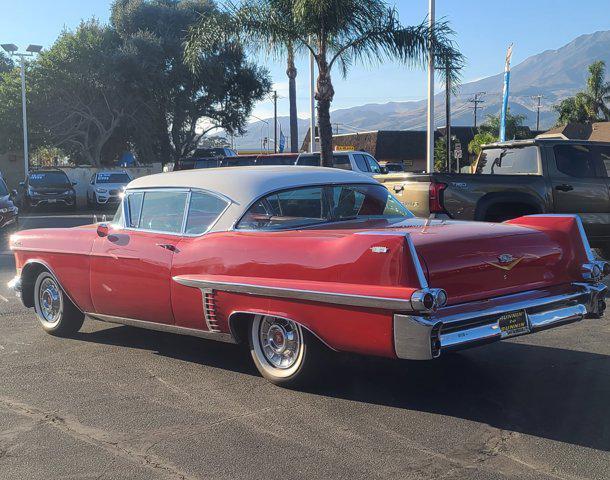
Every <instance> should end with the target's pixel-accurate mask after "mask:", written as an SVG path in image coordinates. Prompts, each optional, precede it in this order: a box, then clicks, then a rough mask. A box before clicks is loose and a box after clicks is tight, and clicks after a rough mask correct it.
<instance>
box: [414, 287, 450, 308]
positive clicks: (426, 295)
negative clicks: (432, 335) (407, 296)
mask: <svg viewBox="0 0 610 480" xmlns="http://www.w3.org/2000/svg"><path fill="white" fill-rule="evenodd" d="M446 304H447V292H445V290H443V289H442V288H422V289H421V290H416V291H415V292H413V294H412V295H411V306H412V307H413V310H415V311H416V312H433V311H434V310H436V309H437V308H441V307H444V306H445V305H446Z"/></svg>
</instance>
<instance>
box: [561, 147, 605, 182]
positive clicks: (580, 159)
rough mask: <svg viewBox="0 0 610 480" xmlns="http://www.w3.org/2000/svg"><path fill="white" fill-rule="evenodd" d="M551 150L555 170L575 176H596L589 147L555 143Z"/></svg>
mask: <svg viewBox="0 0 610 480" xmlns="http://www.w3.org/2000/svg"><path fill="white" fill-rule="evenodd" d="M553 151H554V152H555V164H556V165H557V170H559V171H560V172H561V173H564V174H566V175H568V176H570V177H576V178H591V177H596V176H597V175H595V162H594V159H593V154H592V151H591V148H589V147H587V146H585V145H557V146H555V147H554V148H553Z"/></svg>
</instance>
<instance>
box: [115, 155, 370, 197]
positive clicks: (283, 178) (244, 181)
mask: <svg viewBox="0 0 610 480" xmlns="http://www.w3.org/2000/svg"><path fill="white" fill-rule="evenodd" d="M333 183H372V184H377V183H378V182H377V181H376V180H374V179H372V178H370V177H367V176H366V175H362V174H360V173H357V172H352V171H349V170H341V169H337V168H325V167H305V166H292V165H288V166H279V165H270V166H250V167H224V168H201V169H194V170H181V171H178V172H168V173H157V174H155V175H147V176H145V177H140V178H136V179H135V180H133V181H131V182H130V183H129V184H128V185H127V190H131V189H137V188H171V187H173V188H197V189H203V190H209V191H211V192H216V193H220V194H221V195H224V196H225V197H227V198H229V199H230V200H232V201H233V202H235V203H236V204H238V205H242V206H247V205H249V204H250V203H252V202H253V201H254V200H256V199H257V198H259V197H261V196H263V195H265V194H267V193H270V192H273V191H276V190H282V189H285V188H294V187H302V186H307V185H324V184H333Z"/></svg>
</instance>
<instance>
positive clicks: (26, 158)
mask: <svg viewBox="0 0 610 480" xmlns="http://www.w3.org/2000/svg"><path fill="white" fill-rule="evenodd" d="M2 48H3V49H4V50H5V51H6V52H8V53H9V54H10V55H11V56H14V57H19V63H20V68H21V115H22V120H23V166H24V172H25V177H27V176H28V173H29V170H30V155H29V148H28V116H27V106H26V105H27V103H26V97H25V59H26V58H27V57H33V56H34V54H35V53H38V52H40V50H42V47H41V46H40V45H29V46H28V48H26V51H27V52H29V53H19V52H18V50H19V48H18V47H17V45H15V44H13V43H5V44H3V45H2Z"/></svg>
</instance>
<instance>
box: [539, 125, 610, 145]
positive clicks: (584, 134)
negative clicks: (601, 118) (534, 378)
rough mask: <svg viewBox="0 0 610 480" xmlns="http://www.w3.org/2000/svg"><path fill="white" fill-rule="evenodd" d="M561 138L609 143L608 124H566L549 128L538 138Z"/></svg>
mask: <svg viewBox="0 0 610 480" xmlns="http://www.w3.org/2000/svg"><path fill="white" fill-rule="evenodd" d="M553 137H556V138H557V137H563V138H565V139H570V140H590V141H594V142H610V122H595V123H568V124H567V125H564V126H561V127H555V128H551V129H550V130H549V131H548V132H546V133H544V134H542V135H539V137H538V138H553Z"/></svg>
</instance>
